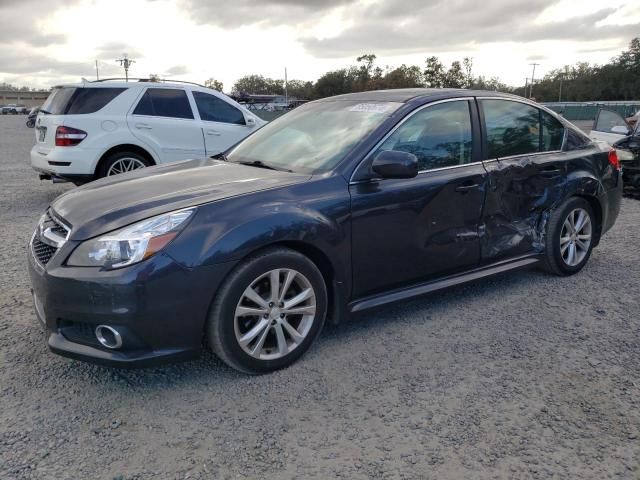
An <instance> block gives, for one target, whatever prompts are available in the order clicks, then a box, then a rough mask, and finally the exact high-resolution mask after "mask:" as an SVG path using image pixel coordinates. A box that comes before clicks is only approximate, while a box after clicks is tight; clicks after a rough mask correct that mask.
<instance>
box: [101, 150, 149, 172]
mask: <svg viewBox="0 0 640 480" xmlns="http://www.w3.org/2000/svg"><path fill="white" fill-rule="evenodd" d="M150 165H151V162H150V161H149V160H148V159H147V158H145V157H143V156H142V155H140V154H139V153H135V152H116V153H112V154H111V155H109V156H108V157H107V158H106V159H105V161H104V162H103V163H102V165H101V166H100V170H99V172H98V178H102V177H110V176H112V175H119V174H121V173H126V172H132V171H133V170H138V169H139V168H145V167H148V166H150Z"/></svg>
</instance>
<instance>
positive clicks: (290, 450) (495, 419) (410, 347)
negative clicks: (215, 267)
mask: <svg viewBox="0 0 640 480" xmlns="http://www.w3.org/2000/svg"><path fill="white" fill-rule="evenodd" d="M32 137H33V131H32V130H29V129H27V128H26V127H25V126H24V119H23V118H22V117H0V188H1V189H0V222H1V224H2V227H3V228H2V229H0V245H2V247H1V248H0V262H1V264H2V269H1V270H0V402H1V403H0V405H1V407H2V408H1V409H0V479H2V480H5V479H31V478H34V479H49V478H51V479H56V480H59V479H67V478H68V479H109V480H111V479H147V478H158V479H183V478H192V479H204V478H206V479H211V478H262V479H268V478H277V479H286V478H335V477H338V476H340V477H344V478H349V479H367V478H394V479H395V478H398V479H400V478H434V479H435V478H437V479H445V478H452V479H461V478H480V479H483V478H545V479H546V478H594V479H605V478H623V479H638V478H640V466H639V461H640V408H639V407H640V315H639V313H640V300H639V298H638V292H639V287H640V248H638V238H639V237H640V202H638V201H634V200H630V199H625V200H624V202H623V208H622V213H621V216H620V218H619V220H618V223H617V224H616V226H615V227H614V229H613V230H612V231H611V232H610V233H609V234H608V235H607V236H606V237H605V238H604V239H603V242H602V244H601V245H600V247H599V248H598V249H597V250H595V252H594V254H593V257H592V259H591V261H590V263H589V265H588V266H587V267H586V268H585V269H584V271H583V272H582V273H580V274H578V275H576V276H573V277H571V278H562V279H561V278H556V277H552V276H548V275H546V274H543V273H541V272H539V271H537V270H528V271H522V272H516V273H511V274H505V275H502V276H499V277H494V278H491V279H486V280H483V281H481V282H479V283H475V284H472V285H467V286H463V287H458V288H454V289H451V290H449V291H447V292H445V293H439V294H437V295H432V296H430V297H425V298H420V299H415V300H412V301H408V302H404V303H401V304H399V305H393V306H389V307H387V308H383V309H379V310H376V311H372V312H369V313H366V314H363V315H361V316H358V317H356V318H354V319H352V320H351V321H349V322H346V323H343V324H341V325H339V326H337V327H328V328H327V329H326V330H325V331H324V333H323V335H322V336H321V337H320V338H319V339H318V342H317V343H316V345H315V346H314V347H313V348H312V349H311V350H310V352H309V353H308V354H307V355H306V356H305V357H303V359H302V360H301V361H300V362H298V363H297V364H295V365H294V366H292V367H291V368H288V369H287V370H284V371H280V372H277V373H274V374H271V375H266V376H262V377H247V376H244V375H241V374H238V373H236V372H235V371H232V370H231V369H229V368H227V367H226V366H224V365H223V364H221V362H219V361H218V360H216V359H215V358H214V357H212V356H211V355H206V356H205V357H204V358H203V359H202V360H199V361H195V362H190V363H184V364H180V365H175V366H170V367H166V368H155V369H148V370H141V371H117V370H110V369H105V368H101V367H96V366H92V365H87V364H83V363H79V362H74V361H71V360H66V359H63V358H60V357H57V356H55V355H53V354H51V353H49V351H48V350H47V347H46V345H45V339H44V336H43V333H42V330H41V328H40V327H39V325H38V324H37V323H36V319H35V316H34V314H33V311H32V306H31V300H30V295H29V282H28V278H27V273H26V267H25V263H26V260H25V255H26V250H25V244H26V242H27V239H28V237H29V235H30V233H31V231H32V228H33V226H34V223H35V221H36V220H37V218H38V216H39V215H40V213H41V212H42V211H43V209H44V208H45V207H46V205H47V204H48V202H50V201H51V200H53V199H54V198H55V197H56V196H57V195H59V194H61V193H62V192H64V191H66V190H67V189H69V188H72V187H71V186H68V185H52V184H51V183H39V182H38V181H37V180H36V177H35V175H34V173H33V172H32V171H31V169H30V167H29V164H28V150H29V148H30V146H31V143H32Z"/></svg>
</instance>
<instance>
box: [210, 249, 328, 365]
mask: <svg viewBox="0 0 640 480" xmlns="http://www.w3.org/2000/svg"><path fill="white" fill-rule="evenodd" d="M275 271H277V272H278V273H277V278H278V288H277V289H276V291H278V292H279V293H282V292H281V290H282V289H283V288H284V287H285V286H286V285H287V279H288V276H289V274H290V273H289V272H295V275H293V276H292V278H291V279H289V280H290V281H289V287H288V288H287V290H286V291H285V292H284V294H283V295H282V296H280V295H276V297H280V299H284V302H283V303H280V302H279V301H278V300H276V301H275V302H273V306H269V305H270V303H271V302H270V300H274V297H273V296H272V295H271V291H272V288H271V287H272V285H273V277H274V275H273V272H275ZM309 288H311V289H312V292H311V293H309V292H308V289H309ZM249 289H251V290H253V292H254V293H257V294H258V295H259V296H260V297H259V298H256V297H253V295H250V296H251V297H252V298H256V300H257V301H256V302H254V301H253V300H251V299H250V298H249V297H247V296H246V295H245V294H246V293H247V292H248V291H249ZM311 295H312V296H311ZM305 297H306V298H305ZM300 298H304V300H302V301H299V302H297V303H294V304H291V305H290V307H289V309H288V310H287V308H286V307H285V306H286V305H287V299H288V301H289V302H291V301H294V302H296V299H300ZM258 302H260V303H258ZM261 304H262V306H261ZM294 307H295V308H294ZM314 307H315V308H314ZM280 308H282V311H283V312H287V311H290V312H292V311H294V310H296V311H300V312H304V313H297V314H285V313H281V312H280ZM254 311H255V312H256V314H253V312H254ZM310 312H313V315H311V314H310ZM326 313H327V289H326V285H325V282H324V278H323V277H322V274H321V273H320V270H318V267H316V265H315V264H314V263H313V262H312V261H311V260H309V259H308V258H307V257H305V256H304V255H302V254H301V253H298V252H296V251H294V250H290V249H287V248H270V249H267V250H264V251H262V252H260V253H258V254H256V255H254V256H252V257H249V258H248V259H246V260H245V261H243V262H242V263H241V264H240V265H238V266H237V267H236V268H235V269H234V270H233V271H232V272H231V274H230V275H229V277H228V278H227V279H226V280H225V281H224V284H223V285H222V287H221V288H220V290H219V291H218V293H217V295H216V297H215V299H214V301H213V304H212V306H211V309H210V312H209V318H208V319H207V326H206V339H207V342H208V344H209V347H210V348H211V350H213V352H214V353H215V354H216V355H217V356H218V357H219V358H220V359H221V360H222V361H223V362H225V363H226V364H227V365H229V366H230V367H232V368H235V369H236V370H239V371H241V372H244V373H247V374H251V375H255V374H262V373H268V372H272V371H274V370H278V369H281V368H284V367H287V366H289V365H291V364H292V363H293V362H295V361H296V360H297V359H298V358H300V357H301V356H302V355H303V354H304V353H305V352H306V351H307V350H308V349H309V347H310V345H311V344H312V343H313V341H314V340H315V339H316V337H317V336H318V334H319V333H320V331H321V330H322V327H323V325H324V322H325V319H326ZM265 315H267V317H265ZM261 326H262V328H261ZM289 327H291V328H293V332H292V330H291V329H289ZM280 332H281V333H282V334H281V335H280V334H279V333H280ZM294 332H295V333H297V334H298V337H295V334H294ZM243 338H244V345H242V344H241V340H242V339H243ZM247 339H249V340H247ZM261 341H262V343H260V342H261ZM283 342H284V343H283ZM281 345H284V347H283V348H282V349H281V348H280V346H281ZM251 351H253V352H254V353H253V354H252V353H251Z"/></svg>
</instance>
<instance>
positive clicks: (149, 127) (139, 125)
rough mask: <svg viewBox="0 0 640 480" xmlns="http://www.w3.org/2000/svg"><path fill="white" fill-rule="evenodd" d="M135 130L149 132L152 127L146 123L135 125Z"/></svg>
mask: <svg viewBox="0 0 640 480" xmlns="http://www.w3.org/2000/svg"><path fill="white" fill-rule="evenodd" d="M135 126H136V128H137V129H138V130H151V129H153V127H152V126H151V125H149V124H148V123H136V125H135Z"/></svg>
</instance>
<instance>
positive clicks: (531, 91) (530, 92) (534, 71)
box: [529, 63, 540, 98]
mask: <svg viewBox="0 0 640 480" xmlns="http://www.w3.org/2000/svg"><path fill="white" fill-rule="evenodd" d="M529 65H533V71H532V72H531V86H530V87H529V98H533V82H534V81H535V75H536V66H538V65H540V64H539V63H530V64H529Z"/></svg>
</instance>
